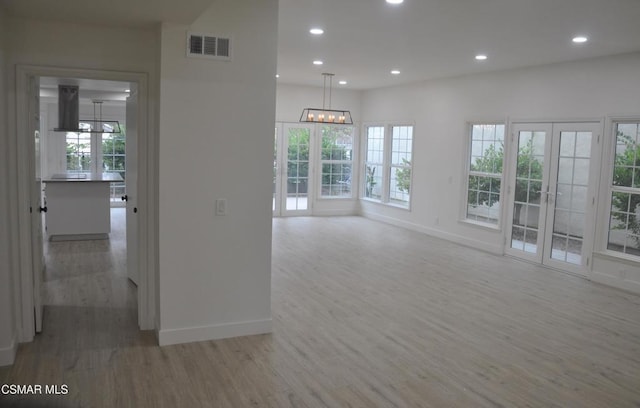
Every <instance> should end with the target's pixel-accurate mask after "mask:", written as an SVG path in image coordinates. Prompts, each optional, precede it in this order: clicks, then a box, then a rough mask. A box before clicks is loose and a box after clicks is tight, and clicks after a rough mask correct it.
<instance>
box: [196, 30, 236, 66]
mask: <svg viewBox="0 0 640 408" xmlns="http://www.w3.org/2000/svg"><path fill="white" fill-rule="evenodd" d="M187 56H188V57H204V58H213V59H221V60H230V59H231V39H230V38H228V37H218V36H215V35H209V34H196V33H188V34H187Z"/></svg>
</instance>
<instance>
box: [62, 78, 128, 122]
mask: <svg viewBox="0 0 640 408" xmlns="http://www.w3.org/2000/svg"><path fill="white" fill-rule="evenodd" d="M92 103H93V119H80V87H79V86H77V85H58V127H57V128H54V129H53V130H54V131H56V132H73V133H121V129H120V122H118V121H117V120H103V119H102V101H98V100H94V101H92Z"/></svg>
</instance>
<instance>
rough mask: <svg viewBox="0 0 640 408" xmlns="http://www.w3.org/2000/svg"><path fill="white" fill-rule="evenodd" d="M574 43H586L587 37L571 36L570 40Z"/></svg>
mask: <svg viewBox="0 0 640 408" xmlns="http://www.w3.org/2000/svg"><path fill="white" fill-rule="evenodd" d="M571 41H573V42H574V43H576V44H582V43H586V42H587V41H589V39H588V38H587V37H584V36H581V35H580V36H577V37H573V39H572V40H571Z"/></svg>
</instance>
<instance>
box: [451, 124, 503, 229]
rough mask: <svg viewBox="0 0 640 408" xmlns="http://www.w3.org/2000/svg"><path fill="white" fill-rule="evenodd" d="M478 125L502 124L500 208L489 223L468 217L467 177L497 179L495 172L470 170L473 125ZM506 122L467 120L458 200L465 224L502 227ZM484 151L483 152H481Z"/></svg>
mask: <svg viewBox="0 0 640 408" xmlns="http://www.w3.org/2000/svg"><path fill="white" fill-rule="evenodd" d="M478 125H492V126H499V125H502V126H504V133H503V141H502V144H503V146H502V152H503V156H502V172H501V173H500V177H499V180H500V195H499V202H500V209H499V211H498V218H497V222H496V223H491V222H484V221H479V220H477V219H473V218H468V204H469V203H468V200H469V177H471V176H473V175H475V176H479V177H494V178H496V179H498V177H495V175H496V174H497V173H483V172H472V171H471V154H472V145H473V127H474V126H478ZM508 139H509V138H508V124H507V122H506V121H500V120H486V121H484V120H474V121H469V122H467V125H466V134H465V146H466V149H465V150H464V151H465V156H464V161H463V162H464V172H463V175H464V179H463V180H462V187H463V189H462V192H461V194H462V195H461V197H463V199H462V200H460V202H461V207H460V221H461V222H464V223H467V224H471V225H475V226H480V227H484V228H488V229H491V230H497V231H500V230H501V229H502V224H503V218H504V217H503V213H504V208H505V207H504V199H505V198H506V194H505V192H506V191H505V172H506V170H507V163H508V161H507V160H508V158H507V151H508V150H507V143H508V142H507V141H508ZM483 153H484V152H483Z"/></svg>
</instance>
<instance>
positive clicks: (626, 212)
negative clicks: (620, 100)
mask: <svg viewBox="0 0 640 408" xmlns="http://www.w3.org/2000/svg"><path fill="white" fill-rule="evenodd" d="M614 129H615V132H616V144H615V152H614V154H615V158H614V165H613V177H612V182H611V209H610V213H609V215H610V217H609V236H608V240H607V249H609V250H612V251H616V252H622V253H624V254H630V255H636V256H640V123H638V122H633V123H616V124H615V125H614Z"/></svg>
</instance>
